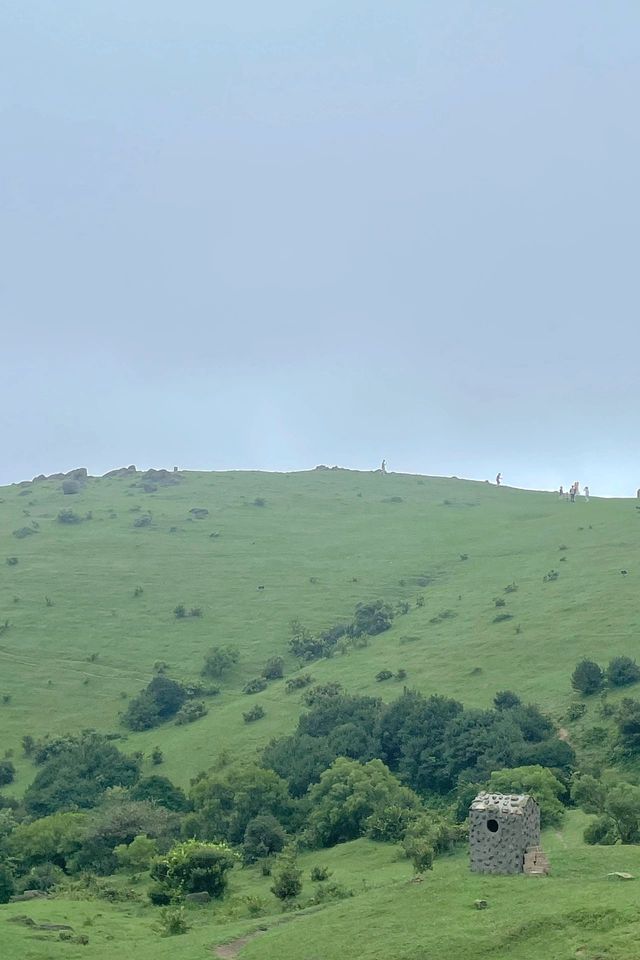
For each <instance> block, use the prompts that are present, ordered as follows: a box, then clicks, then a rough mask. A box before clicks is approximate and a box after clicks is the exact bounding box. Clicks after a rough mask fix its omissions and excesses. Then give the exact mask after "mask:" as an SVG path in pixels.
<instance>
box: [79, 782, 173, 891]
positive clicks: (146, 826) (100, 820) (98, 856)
mask: <svg viewBox="0 0 640 960" xmlns="http://www.w3.org/2000/svg"><path fill="white" fill-rule="evenodd" d="M177 827H178V824H177V819H176V817H175V815H173V814H171V813H170V812H169V811H168V810H167V809H165V807H161V806H157V805H156V804H154V803H149V802H147V801H138V800H130V799H129V798H128V796H127V794H126V793H125V792H124V791H112V792H111V793H110V795H109V797H108V799H107V800H106V801H105V803H103V804H102V806H100V807H99V808H97V809H96V810H94V811H92V812H91V813H90V814H89V816H88V818H87V825H86V829H85V835H84V840H83V843H82V846H81V848H80V850H78V852H77V853H76V855H75V857H74V858H73V864H72V867H73V869H74V870H90V871H91V872H93V873H99V874H108V873H113V871H114V870H115V869H116V867H117V860H116V857H115V854H114V850H115V848H116V847H117V846H120V845H128V844H130V843H131V842H132V841H133V840H135V838H136V837H137V836H139V835H144V836H147V837H150V838H153V839H157V840H160V841H162V842H163V843H165V842H167V841H168V840H169V839H170V838H172V837H173V836H174V835H175V833H176V831H177Z"/></svg>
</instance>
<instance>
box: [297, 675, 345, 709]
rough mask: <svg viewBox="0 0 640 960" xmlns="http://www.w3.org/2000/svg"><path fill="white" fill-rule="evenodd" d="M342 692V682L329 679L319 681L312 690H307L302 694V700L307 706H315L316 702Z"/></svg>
mask: <svg viewBox="0 0 640 960" xmlns="http://www.w3.org/2000/svg"><path fill="white" fill-rule="evenodd" d="M341 693H342V684H341V683H340V682H339V681H338V680H327V682H326V683H317V684H316V685H315V687H311V689H310V690H305V692H304V693H303V695H302V702H303V703H304V704H305V706H307V707H313V706H315V705H316V703H322V702H323V701H325V700H330V699H331V698H332V697H337V696H339V695H340V694H341Z"/></svg>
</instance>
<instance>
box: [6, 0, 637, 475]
mask: <svg viewBox="0 0 640 960" xmlns="http://www.w3.org/2000/svg"><path fill="white" fill-rule="evenodd" d="M0 23H1V26H0V71H1V73H2V76H1V77H0V107H1V116H0V205H1V216H0V234H1V237H0V246H1V250H0V254H1V259H0V263H1V277H0V310H1V313H0V323H1V324H2V339H1V343H2V368H1V377H0V432H1V444H0V482H10V481H13V480H20V479H24V478H29V477H31V476H33V475H34V474H37V473H40V472H45V473H48V472H52V471H56V470H63V469H69V468H71V467H76V466H87V467H88V468H89V470H90V471H91V472H96V473H98V472H100V473H101V472H103V471H105V470H107V469H110V468H112V467H115V466H120V465H123V464H128V463H136V464H138V465H141V466H156V467H159V466H169V467H171V466H173V465H174V464H179V465H180V466H182V467H190V468H206V469H222V468H230V467H238V468H262V469H274V470H284V469H301V468H306V467H313V466H314V465H315V464H317V463H328V464H334V463H338V464H341V465H344V466H352V467H357V468H365V469H367V468H370V467H375V466H377V465H378V463H379V461H380V460H381V458H382V457H383V456H385V457H386V458H387V460H388V463H389V467H390V469H392V470H398V471H411V472H424V473H434V474H445V475H450V474H456V475H459V476H472V477H479V478H483V479H484V478H485V477H491V478H493V477H494V476H495V474H496V472H497V471H498V470H501V471H502V473H503V474H504V479H505V482H506V483H513V484H517V485H524V486H549V487H553V486H556V485H557V484H558V483H560V482H563V483H565V484H568V483H570V482H571V481H572V480H574V479H579V480H580V481H581V482H582V483H583V484H584V483H589V484H590V486H591V489H592V492H593V493H600V492H602V493H609V494H615V493H619V494H628V493H635V489H636V487H638V486H639V485H640V448H639V444H638V438H639V429H638V419H639V411H638V405H639V401H640V394H639V390H638V368H639V365H640V333H639V329H638V284H639V270H638V262H639V243H638V240H639V231H640V190H639V183H638V178H639V171H640V124H639V119H638V91H639V90H640V3H638V2H637V0H613V2H611V3H606V4H605V3H602V0H565V2H563V0H528V2H527V0H504V2H489V0H487V2H483V0H473V2H472V0H469V2H462V0H438V2H435V0H431V2H430V0H386V2H381V0H322V2H314V0H268V2H267V0H233V2H232V0H229V2H225V3H222V2H216V0H172V2H167V0H59V2H56V3H53V2H52V0H0Z"/></svg>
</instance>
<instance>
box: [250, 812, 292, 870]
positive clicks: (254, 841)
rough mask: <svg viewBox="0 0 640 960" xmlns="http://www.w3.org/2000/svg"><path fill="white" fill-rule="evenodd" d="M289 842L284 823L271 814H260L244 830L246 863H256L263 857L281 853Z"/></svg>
mask: <svg viewBox="0 0 640 960" xmlns="http://www.w3.org/2000/svg"><path fill="white" fill-rule="evenodd" d="M286 842H287V835H286V833H285V832H284V829H283V827H282V824H281V823H279V821H278V820H276V818H275V817H274V816H273V815H272V814H270V813H266V814H260V815H259V816H257V817H254V818H253V820H250V821H249V823H248V824H247V829H246V830H245V832H244V840H243V843H242V856H243V859H244V862H245V863H255V862H256V860H261V859H262V858H263V857H268V856H271V854H274V853H280V851H281V850H283V849H284V846H285V844H286Z"/></svg>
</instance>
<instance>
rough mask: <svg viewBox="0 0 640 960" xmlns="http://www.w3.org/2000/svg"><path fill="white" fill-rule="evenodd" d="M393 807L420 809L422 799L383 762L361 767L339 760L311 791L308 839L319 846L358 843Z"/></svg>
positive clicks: (342, 758)
mask: <svg viewBox="0 0 640 960" xmlns="http://www.w3.org/2000/svg"><path fill="white" fill-rule="evenodd" d="M394 805H395V806H398V807H401V808H403V809H406V810H419V809H420V800H419V798H418V797H417V796H416V794H415V793H414V792H413V791H412V790H410V789H409V788H408V787H404V786H402V784H401V783H400V782H399V780H397V778H396V777H394V775H393V774H392V773H391V771H390V770H389V769H388V767H385V765H384V763H382V761H381V760H370V761H369V762H368V763H365V764H362V763H358V762H357V761H355V760H348V759H347V758H346V757H339V758H338V759H337V760H335V761H334V762H333V763H332V765H331V766H330V767H329V769H328V770H325V772H324V773H323V774H322V776H321V777H320V782H319V783H317V784H315V785H314V786H313V787H311V789H310V791H309V815H308V817H307V829H306V836H307V839H308V841H309V843H310V844H311V845H312V846H318V847H331V846H334V845H335V844H336V843H343V842H345V841H347V840H355V839H356V838H357V837H360V836H363V835H364V834H365V833H367V831H368V829H369V827H370V825H371V824H372V823H375V820H373V818H374V817H379V815H380V814H381V811H383V810H384V809H386V808H388V807H390V806H394Z"/></svg>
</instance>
